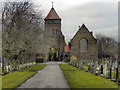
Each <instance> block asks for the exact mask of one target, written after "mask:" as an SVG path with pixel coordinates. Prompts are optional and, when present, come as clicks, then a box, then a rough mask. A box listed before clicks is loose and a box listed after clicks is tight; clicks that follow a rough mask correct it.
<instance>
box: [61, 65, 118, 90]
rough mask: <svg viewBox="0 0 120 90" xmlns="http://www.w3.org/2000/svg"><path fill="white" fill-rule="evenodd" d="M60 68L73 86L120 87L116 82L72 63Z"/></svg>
mask: <svg viewBox="0 0 120 90" xmlns="http://www.w3.org/2000/svg"><path fill="white" fill-rule="evenodd" d="M60 68H61V70H62V71H63V72H64V75H65V77H66V79H67V81H68V84H69V85H70V87H71V88H118V85H117V84H116V83H113V82H111V81H109V80H106V79H104V78H102V77H99V76H95V75H93V74H90V73H88V72H84V71H81V70H79V69H78V68H75V67H72V66H70V65H60ZM102 90H103V89H102Z"/></svg>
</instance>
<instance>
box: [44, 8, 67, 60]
mask: <svg viewBox="0 0 120 90" xmlns="http://www.w3.org/2000/svg"><path fill="white" fill-rule="evenodd" d="M44 20H45V30H44V47H45V48H44V51H45V55H47V54H49V52H50V49H53V48H54V49H56V51H57V52H58V57H59V60H62V57H63V53H64V43H65V40H64V35H63V34H62V32H61V18H60V17H59V16H58V14H57V13H56V11H55V9H54V8H53V7H52V8H51V10H50V11H49V13H48V15H47V16H46V18H45V19H44Z"/></svg>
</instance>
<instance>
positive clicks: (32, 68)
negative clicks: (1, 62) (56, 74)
mask: <svg viewBox="0 0 120 90" xmlns="http://www.w3.org/2000/svg"><path fill="white" fill-rule="evenodd" d="M46 66H47V65H35V66H32V67H29V68H26V69H23V70H19V71H24V72H25V71H39V70H42V69H43V68H44V67H46Z"/></svg>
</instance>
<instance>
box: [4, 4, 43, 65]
mask: <svg viewBox="0 0 120 90" xmlns="http://www.w3.org/2000/svg"><path fill="white" fill-rule="evenodd" d="M43 26H44V25H43V18H42V14H41V13H36V12H35V10H34V5H33V4H32V3H31V2H5V3H4V8H3V11H2V38H3V40H2V44H3V46H2V48H3V57H5V58H6V60H7V61H6V62H7V64H13V63H15V66H16V67H17V65H18V64H22V63H29V62H34V61H35V54H36V50H37V46H38V44H39V43H38V42H41V43H42V41H41V40H40V39H39V38H38V37H40V36H42V34H43ZM41 38H42V37H41Z"/></svg>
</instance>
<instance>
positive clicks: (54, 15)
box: [45, 7, 61, 19]
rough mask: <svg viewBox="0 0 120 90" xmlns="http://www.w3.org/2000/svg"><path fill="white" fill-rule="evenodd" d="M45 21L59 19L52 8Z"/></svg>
mask: <svg viewBox="0 0 120 90" xmlns="http://www.w3.org/2000/svg"><path fill="white" fill-rule="evenodd" d="M45 19H61V18H60V17H59V16H58V14H57V13H56V11H55V9H54V8H53V7H52V8H51V10H50V11H49V13H48V15H47V16H46V18H45Z"/></svg>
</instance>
